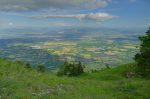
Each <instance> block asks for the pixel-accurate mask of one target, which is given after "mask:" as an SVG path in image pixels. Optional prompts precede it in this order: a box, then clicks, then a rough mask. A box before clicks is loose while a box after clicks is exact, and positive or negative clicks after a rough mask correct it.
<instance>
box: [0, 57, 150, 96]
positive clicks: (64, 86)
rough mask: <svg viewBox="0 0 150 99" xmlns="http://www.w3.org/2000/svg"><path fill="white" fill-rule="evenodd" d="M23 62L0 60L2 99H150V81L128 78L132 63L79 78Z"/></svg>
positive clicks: (86, 74) (0, 94)
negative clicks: (41, 70) (45, 70)
mask: <svg viewBox="0 0 150 99" xmlns="http://www.w3.org/2000/svg"><path fill="white" fill-rule="evenodd" d="M24 66H25V64H24V63H22V62H19V61H17V62H12V61H9V60H6V59H0V98H2V99H9V98H13V99H18V98H19V99H24V98H25V99H43V98H44V99H60V98H61V99H70V98H71V99H118V98H119V99H148V98H149V97H150V89H149V87H150V85H149V83H150V81H149V80H148V79H146V78H140V77H131V78H126V77H125V76H124V72H126V71H133V70H134V67H133V64H128V65H122V66H119V67H117V68H113V69H103V70H101V71H98V72H95V73H84V74H82V75H80V76H78V77H66V76H63V77H57V76H56V75H55V74H54V73H51V72H44V73H42V72H37V71H36V69H33V68H30V69H27V68H24Z"/></svg>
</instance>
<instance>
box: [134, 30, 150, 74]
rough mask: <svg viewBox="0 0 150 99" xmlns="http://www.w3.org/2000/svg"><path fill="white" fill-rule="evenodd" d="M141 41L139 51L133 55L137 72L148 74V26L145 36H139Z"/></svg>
mask: <svg viewBox="0 0 150 99" xmlns="http://www.w3.org/2000/svg"><path fill="white" fill-rule="evenodd" d="M139 40H140V41H141V45H140V52H139V53H137V54H136V55H135V61H136V62H137V66H138V73H140V75H142V76H148V75H150V28H149V30H148V31H147V32H146V35H145V36H141V37H139Z"/></svg>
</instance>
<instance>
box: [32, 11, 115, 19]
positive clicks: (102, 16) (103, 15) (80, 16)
mask: <svg viewBox="0 0 150 99" xmlns="http://www.w3.org/2000/svg"><path fill="white" fill-rule="evenodd" d="M32 18H39V19H40V18H41V19H43V18H75V19H79V20H93V21H106V20H110V19H114V18H118V16H113V15H111V14H108V13H90V14H74V15H43V16H33V17H32Z"/></svg>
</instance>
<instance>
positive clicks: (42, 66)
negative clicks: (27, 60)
mask: <svg viewBox="0 0 150 99" xmlns="http://www.w3.org/2000/svg"><path fill="white" fill-rule="evenodd" d="M37 71H38V72H45V66H44V65H42V64H40V65H37Z"/></svg>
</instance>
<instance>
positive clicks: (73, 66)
mask: <svg viewBox="0 0 150 99" xmlns="http://www.w3.org/2000/svg"><path fill="white" fill-rule="evenodd" d="M82 73H84V66H83V65H82V64H81V62H80V61H79V62H72V63H69V62H67V61H65V62H64V64H63V65H62V66H61V67H60V69H59V71H58V72H57V76H63V75H66V76H78V75H80V74H82Z"/></svg>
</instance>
